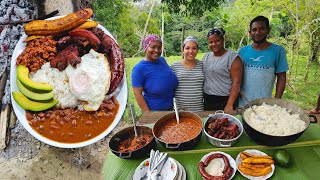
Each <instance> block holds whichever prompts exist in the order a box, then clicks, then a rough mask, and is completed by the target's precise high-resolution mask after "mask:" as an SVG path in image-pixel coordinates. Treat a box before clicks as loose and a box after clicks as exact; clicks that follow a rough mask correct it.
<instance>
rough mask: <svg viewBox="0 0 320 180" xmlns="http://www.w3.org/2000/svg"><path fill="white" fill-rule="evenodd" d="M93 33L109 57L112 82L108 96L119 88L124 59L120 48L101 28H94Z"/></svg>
mask: <svg viewBox="0 0 320 180" xmlns="http://www.w3.org/2000/svg"><path fill="white" fill-rule="evenodd" d="M92 32H93V33H94V34H95V35H96V36H97V37H98V38H99V39H100V41H101V44H100V47H101V48H102V51H103V52H104V53H105V54H106V55H107V57H109V61H110V69H111V82H110V88H109V91H108V93H107V94H111V93H112V92H113V91H114V90H116V89H117V87H118V86H119V84H120V82H121V80H122V78H123V74H124V58H123V55H122V52H121V48H120V46H119V45H118V44H117V43H116V42H115V40H113V39H112V38H111V37H110V36H108V35H107V34H105V33H104V32H103V31H102V30H101V29H99V28H93V29H92Z"/></svg>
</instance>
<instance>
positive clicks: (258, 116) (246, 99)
mask: <svg viewBox="0 0 320 180" xmlns="http://www.w3.org/2000/svg"><path fill="white" fill-rule="evenodd" d="M240 94H241V96H242V97H243V99H245V101H246V102H247V103H248V104H249V107H250V108H251V110H252V112H253V113H254V114H255V116H256V117H257V119H258V120H260V121H264V120H265V119H264V118H263V117H261V116H260V115H259V114H257V112H256V111H255V110H254V109H253V107H252V104H251V103H250V101H249V100H248V98H247V97H246V95H245V94H244V93H243V92H242V91H240Z"/></svg>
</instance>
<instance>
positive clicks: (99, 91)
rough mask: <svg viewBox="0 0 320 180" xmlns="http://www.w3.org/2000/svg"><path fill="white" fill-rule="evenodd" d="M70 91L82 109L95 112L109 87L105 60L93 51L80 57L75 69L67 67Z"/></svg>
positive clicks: (109, 74)
mask: <svg viewBox="0 0 320 180" xmlns="http://www.w3.org/2000/svg"><path fill="white" fill-rule="evenodd" d="M66 74H67V76H68V78H69V86H70V91H71V93H72V94H74V96H75V97H76V98H77V99H78V100H80V101H82V105H83V109H84V110H86V111H96V110H98V109H99V107H100V104H101V103H102V101H103V99H104V98H105V94H106V93H107V92H108V90H109V87H110V78H111V71H110V66H109V63H108V60H107V58H106V57H105V56H104V55H103V54H101V53H98V52H96V51H94V50H93V49H91V50H90V52H89V53H88V54H85V55H83V56H82V57H81V63H80V64H78V65H77V67H76V68H74V67H72V66H71V65H68V67H67V68H66Z"/></svg>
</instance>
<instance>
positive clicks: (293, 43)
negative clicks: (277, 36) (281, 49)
mask: <svg viewBox="0 0 320 180" xmlns="http://www.w3.org/2000/svg"><path fill="white" fill-rule="evenodd" d="M296 44H297V39H294V40H293V41H292V46H291V48H290V52H289V53H290V65H289V75H288V83H290V80H291V76H292V72H293V71H292V70H293V64H294V52H295V51H294V49H295V48H296Z"/></svg>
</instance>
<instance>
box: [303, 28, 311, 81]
mask: <svg viewBox="0 0 320 180" xmlns="http://www.w3.org/2000/svg"><path fill="white" fill-rule="evenodd" d="M311 44H312V33H309V55H308V60H307V64H306V71H305V74H304V82H305V83H307V82H308V78H309V69H310V64H311V54H312V48H311Z"/></svg>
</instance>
